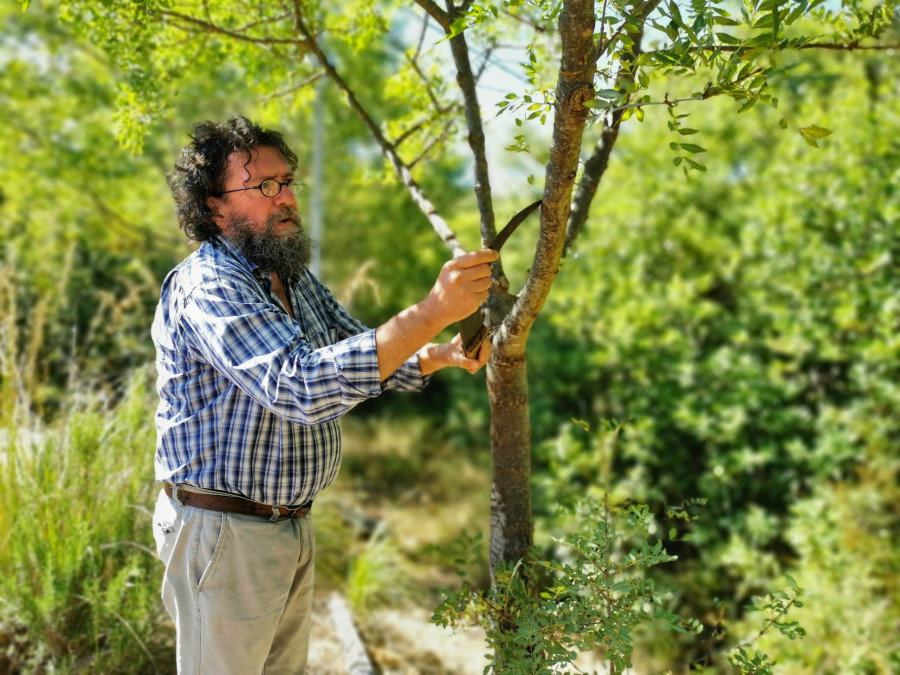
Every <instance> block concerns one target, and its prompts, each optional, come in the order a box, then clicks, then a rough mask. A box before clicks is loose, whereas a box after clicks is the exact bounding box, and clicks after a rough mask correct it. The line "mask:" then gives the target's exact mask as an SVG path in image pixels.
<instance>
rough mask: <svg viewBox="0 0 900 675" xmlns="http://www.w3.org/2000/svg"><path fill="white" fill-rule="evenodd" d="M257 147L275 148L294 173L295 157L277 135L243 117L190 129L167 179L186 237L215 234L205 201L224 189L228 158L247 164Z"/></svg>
mask: <svg viewBox="0 0 900 675" xmlns="http://www.w3.org/2000/svg"><path fill="white" fill-rule="evenodd" d="M258 147H272V148H275V149H276V150H278V152H280V153H281V156H282V157H283V158H284V161H286V162H287V163H288V164H289V165H290V167H291V171H296V169H297V155H295V154H294V153H293V151H292V150H291V149H290V148H289V147H288V146H287V144H286V143H285V142H284V139H283V138H282V137H281V134H280V133H278V132H277V131H272V130H271V129H263V128H262V127H260V126H259V125H257V124H254V123H253V122H251V121H250V120H248V119H247V118H246V117H242V116H240V115H235V116H234V117H232V118H231V119H230V120H228V121H227V122H224V123H222V124H215V123H214V122H199V123H197V124H195V125H194V133H193V135H192V136H191V142H190V143H189V144H188V145H187V146H185V148H184V149H183V150H182V151H181V162H180V163H176V164H175V170H174V171H173V172H172V174H171V175H170V176H169V186H170V187H171V188H172V196H174V197H175V211H176V213H177V214H178V222H179V223H180V225H181V228H182V229H183V230H184V232H185V234H187V236H188V237H190V238H191V239H194V240H196V241H206V240H207V239H209V238H210V237H212V236H213V235H214V234H216V233H218V232H219V227H218V226H217V225H216V224H215V222H213V218H212V215H213V214H212V211H211V210H210V208H209V207H208V206H207V205H206V200H207V198H208V197H210V196H215V195H218V194H219V193H221V192H222V190H224V189H225V170H226V168H227V166H228V157H229V156H230V155H231V154H232V153H233V152H246V153H247V159H248V161H249V160H250V150H252V149H254V148H258Z"/></svg>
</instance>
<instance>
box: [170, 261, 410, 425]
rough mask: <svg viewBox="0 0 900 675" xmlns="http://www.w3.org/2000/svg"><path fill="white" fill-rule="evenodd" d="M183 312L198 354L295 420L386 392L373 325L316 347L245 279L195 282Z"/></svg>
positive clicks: (331, 413)
mask: <svg viewBox="0 0 900 675" xmlns="http://www.w3.org/2000/svg"><path fill="white" fill-rule="evenodd" d="M180 315H181V316H180V322H181V325H182V328H183V330H184V332H185V335H186V337H187V339H188V342H189V344H190V345H191V346H192V348H193V350H195V354H194V357H195V358H197V359H198V360H201V361H206V362H207V363H209V365H211V366H212V367H213V368H215V369H216V370H218V371H219V372H221V373H222V374H223V375H224V376H225V377H226V378H228V380H230V381H231V382H232V383H234V385H235V386H237V387H239V388H240V389H241V390H243V391H244V392H246V393H247V395H248V396H250V397H251V398H253V399H254V400H255V401H257V402H258V403H259V404H260V405H262V406H263V407H264V408H266V409H267V410H269V411H270V412H272V413H274V414H276V415H279V416H281V417H283V418H285V419H287V420H289V421H291V422H295V423H297V424H304V425H310V424H321V423H322V422H326V421H329V420H332V419H335V418H337V417H339V416H341V415H343V414H344V413H346V412H347V411H349V410H350V409H351V408H353V407H354V406H355V405H357V404H358V403H360V402H361V401H363V400H365V399H367V398H371V397H373V396H377V395H378V394H380V393H381V391H382V385H381V382H380V376H379V371H378V353H377V350H376V345H375V332H374V331H373V330H364V331H363V332H360V333H358V334H355V335H351V336H348V337H345V338H344V339H341V340H339V341H337V342H336V343H334V344H332V345H328V346H325V347H321V348H318V349H315V348H314V347H313V345H312V344H311V343H310V341H309V339H308V338H307V336H305V335H304V334H303V332H302V330H301V329H300V326H299V325H298V324H297V323H296V322H295V321H293V320H292V319H291V318H290V317H289V316H288V315H287V314H284V313H283V312H280V311H278V309H277V308H276V307H275V306H274V305H273V304H272V303H271V302H270V301H269V300H268V299H267V298H266V297H265V296H264V295H263V294H262V293H261V291H259V292H258V291H257V289H255V288H253V287H252V286H251V285H250V284H247V283H244V282H243V281H242V280H241V279H239V278H236V277H231V276H224V277H219V278H217V279H216V280H215V281H214V282H213V281H207V282H205V283H203V284H200V285H198V286H196V287H194V288H193V289H192V291H191V293H190V294H189V295H188V296H187V298H186V299H185V302H184V305H183V307H182V311H181V312H180ZM419 377H420V378H421V372H420V374H419Z"/></svg>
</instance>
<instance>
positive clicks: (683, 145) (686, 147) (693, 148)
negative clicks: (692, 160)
mask: <svg viewBox="0 0 900 675" xmlns="http://www.w3.org/2000/svg"><path fill="white" fill-rule="evenodd" d="M679 145H681V148H682V149H683V150H687V151H688V152H693V153H695V154H696V153H698V152H706V148H702V147H700V146H699V145H694V144H693V143H680V144H679Z"/></svg>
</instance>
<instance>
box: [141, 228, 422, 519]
mask: <svg viewBox="0 0 900 675" xmlns="http://www.w3.org/2000/svg"><path fill="white" fill-rule="evenodd" d="M284 287H285V292H286V294H287V296H288V299H289V301H290V303H291V307H292V309H293V312H294V316H295V317H296V320H295V319H293V318H291V316H290V315H289V314H288V313H287V312H286V311H285V310H284V309H283V308H282V305H281V302H280V301H279V300H278V299H277V298H276V296H275V294H274V292H273V291H272V285H271V281H270V277H269V275H268V274H267V273H265V272H263V271H262V270H260V269H259V268H258V267H257V266H256V265H254V264H253V263H251V262H250V261H248V260H247V259H246V258H244V257H243V256H242V255H241V254H240V253H239V252H238V251H237V250H236V249H235V247H234V246H233V245H232V244H231V242H230V241H229V240H228V239H226V238H225V237H216V238H213V239H212V240H210V241H207V242H204V243H203V245H202V246H200V248H199V249H198V250H196V251H195V252H194V253H192V254H191V255H190V256H188V258H187V259H186V260H184V262H182V263H181V264H180V265H178V266H177V267H176V268H175V269H174V270H172V272H171V273H170V274H169V276H168V277H167V278H166V280H165V282H163V286H162V293H161V297H160V301H159V305H158V307H157V310H156V317H155V319H154V321H153V328H152V335H153V342H154V344H155V345H156V368H157V372H158V379H157V390H158V392H159V399H160V401H159V408H158V409H157V413H156V431H157V447H156V460H155V465H156V479H157V480H159V481H169V482H173V483H187V484H189V485H194V486H197V487H201V488H205V489H210V490H222V491H225V492H230V493H233V494H237V495H241V496H244V497H247V498H249V499H253V500H255V501H258V502H264V503H266V504H277V505H285V506H287V505H299V504H304V503H306V502H309V501H311V500H312V499H313V497H315V495H316V494H317V493H318V492H319V491H320V490H322V489H323V488H325V487H327V486H328V485H329V484H331V482H332V481H334V479H335V478H336V477H337V473H338V468H339V466H340V460H341V434H340V429H339V427H338V423H337V418H339V417H340V416H341V415H343V414H344V413H346V412H347V411H348V410H350V409H351V408H353V406H355V405H356V404H357V403H359V402H360V401H363V400H365V399H367V398H371V397H373V396H377V395H378V394H380V393H381V392H382V391H384V390H385V389H402V390H407V391H418V390H421V389H422V388H423V387H424V386H425V384H426V382H427V378H424V377H423V376H422V372H421V370H420V368H419V360H418V356H417V355H414V356H413V357H412V358H410V359H409V360H408V361H407V362H406V363H405V364H404V365H403V366H401V367H400V369H399V370H397V372H395V373H394V374H393V375H391V376H390V377H389V378H388V379H387V380H385V382H383V383H382V382H381V381H380V376H379V372H378V356H377V353H376V351H375V331H374V330H369V329H367V328H366V327H365V326H364V325H362V324H361V323H360V322H358V321H357V320H356V319H353V318H352V317H351V316H350V315H349V314H347V312H346V311H345V310H344V309H343V308H342V307H341V306H340V305H339V304H338V303H337V301H336V300H335V299H334V297H333V296H332V295H331V293H330V292H329V291H328V289H326V288H325V287H324V286H323V285H322V284H321V283H320V282H319V281H318V280H317V279H316V278H315V277H314V276H313V275H312V274H311V273H310V272H308V271H304V272H303V273H302V274H301V275H300V276H299V277H298V278H291V279H287V280H285V281H284Z"/></svg>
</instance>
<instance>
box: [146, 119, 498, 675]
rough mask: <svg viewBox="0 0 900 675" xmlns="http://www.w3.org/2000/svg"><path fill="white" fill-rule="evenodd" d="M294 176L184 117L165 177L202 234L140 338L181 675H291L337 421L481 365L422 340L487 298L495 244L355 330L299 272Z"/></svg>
mask: <svg viewBox="0 0 900 675" xmlns="http://www.w3.org/2000/svg"><path fill="white" fill-rule="evenodd" d="M296 168H297V157H296V156H295V155H294V153H293V152H291V150H290V149H289V148H288V147H287V145H286V144H285V142H284V140H283V139H282V137H281V135H280V134H278V133H277V132H274V131H270V130H264V129H261V128H260V127H259V126H257V125H255V124H253V123H252V122H250V121H249V120H247V119H246V118H243V117H235V118H232V119H231V120H229V121H228V122H225V123H224V124H221V125H216V124H212V123H203V124H198V125H197V126H196V127H195V128H194V135H193V136H192V142H191V143H190V144H189V145H188V146H187V147H186V148H185V149H184V150H183V153H182V159H181V163H180V164H177V165H176V166H175V172H174V173H173V176H172V179H171V184H172V192H173V195H174V197H175V202H176V205H177V212H178V218H179V221H180V223H181V226H182V227H183V229H184V230H185V232H186V234H187V235H188V236H189V237H190V238H192V239H195V240H198V241H201V242H203V243H202V245H201V246H200V248H199V249H198V250H196V251H195V252H194V253H192V254H191V255H190V256H188V258H187V259H186V260H185V261H184V262H182V263H181V264H180V265H178V266H177V267H176V268H175V269H174V270H173V271H172V272H171V273H170V274H169V276H168V277H167V278H166V280H165V282H164V283H163V287H162V293H161V298H160V302H159V306H158V308H157V312H156V317H155V319H154V322H153V329H152V335H153V341H154V343H155V345H156V350H157V360H156V363H157V370H158V381H157V389H158V391H159V396H160V402H159V408H158V411H157V415H156V426H157V435H158V441H157V452H156V460H155V465H156V478H157V480H159V481H162V482H163V483H164V484H165V487H164V490H162V491H161V492H160V496H159V499H158V500H157V504H156V510H155V513H154V536H155V538H156V545H157V551H158V553H159V555H160V558H161V559H162V560H163V562H164V563H165V566H166V570H165V577H164V580H163V590H162V595H163V601H164V604H165V606H166V609H167V610H168V612H169V614H170V615H171V616H172V619H173V620H174V622H175V625H176V631H177V654H178V657H177V658H178V670H179V672H180V673H215V674H217V675H218V674H220V673H238V674H240V675H245V674H250V673H262V672H265V673H267V674H273V673H279V674H280V673H285V674H291V675H295V674H296V673H301V672H303V670H304V668H305V666H306V657H307V651H308V640H309V627H310V611H311V603H312V588H313V556H314V539H313V532H312V522H311V518H310V514H309V510H310V507H311V505H312V503H313V500H314V498H315V496H316V494H317V493H318V492H319V491H320V490H322V489H323V488H325V487H327V486H328V485H329V484H330V483H331V482H332V481H333V480H334V479H335V477H336V476H337V472H338V467H339V464H340V431H339V428H338V426H337V422H336V419H337V418H338V417H340V416H341V415H343V414H344V413H346V412H347V411H349V410H350V409H351V408H353V406H355V405H356V404H357V403H359V402H360V401H362V400H364V399H367V398H370V397H373V396H377V395H378V394H380V393H381V392H382V391H384V390H386V389H400V390H409V391H416V390H420V389H421V388H422V387H424V385H425V384H426V381H427V376H428V375H430V374H431V373H433V372H434V371H436V370H439V369H441V368H444V367H448V366H455V367H460V368H465V369H467V370H469V371H470V372H475V371H476V370H478V369H479V368H481V367H482V366H483V365H484V363H485V362H486V361H487V358H488V357H489V355H490V346H489V344H487V343H485V346H484V347H483V348H482V350H481V351H480V353H479V355H478V358H477V359H467V358H466V357H465V355H464V354H463V351H462V349H461V347H460V342H459V337H458V336H457V337H456V338H454V339H453V340H452V341H451V342H448V343H445V344H432V343H431V342H430V340H431V339H433V338H434V337H435V336H436V335H437V334H438V333H439V332H440V331H441V330H443V329H444V328H446V327H447V326H449V325H450V324H452V323H453V322H455V321H458V320H460V319H462V318H463V317H465V316H468V315H469V314H471V313H472V312H473V311H475V310H476V309H477V308H478V307H479V305H481V303H482V302H483V301H484V300H485V299H486V298H487V295H488V290H489V288H490V286H491V279H490V263H491V262H493V261H494V260H496V259H497V253H496V252H494V251H490V250H483V251H475V252H473V253H469V254H466V255H463V256H461V257H459V258H456V259H454V260H451V261H449V262H448V263H446V264H445V265H444V267H443V269H442V270H441V272H440V275H439V276H438V279H437V281H436V282H435V284H434V287H433V288H432V290H431V292H430V293H429V294H428V295H427V296H426V297H425V299H424V300H422V302H420V303H418V304H416V305H413V306H412V307H409V308H407V309H406V310H404V311H402V312H401V313H400V314H398V315H397V316H395V317H393V318H391V319H390V320H389V321H387V322H386V323H384V324H383V325H381V326H379V327H378V328H377V329H376V330H369V329H367V328H366V327H365V326H363V325H362V324H360V323H359V322H358V321H356V320H355V319H353V318H351V317H350V316H349V315H348V314H347V313H346V312H345V311H344V310H343V308H341V307H340V306H339V305H338V304H337V302H336V301H335V300H334V298H333V297H332V295H331V294H330V293H329V292H328V290H327V289H326V288H325V287H324V286H322V285H321V284H320V283H319V282H318V280H316V278H315V277H313V276H312V274H311V273H310V272H309V270H308V269H307V263H308V261H309V257H310V242H309V239H308V237H307V235H306V234H305V232H304V231H303V228H302V226H301V224H300V216H299V215H298V213H297V200H296V198H295V195H294V185H295V184H294V180H295V178H294V171H295V170H296Z"/></svg>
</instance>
